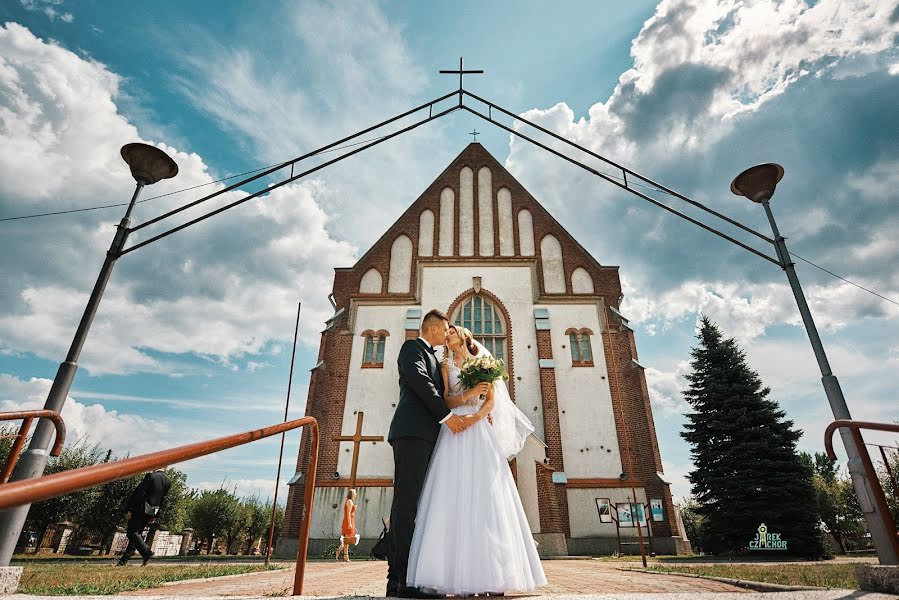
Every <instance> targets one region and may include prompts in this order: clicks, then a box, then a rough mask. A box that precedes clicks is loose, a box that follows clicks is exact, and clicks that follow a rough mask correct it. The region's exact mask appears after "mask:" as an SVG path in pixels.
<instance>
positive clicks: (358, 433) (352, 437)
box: [334, 411, 384, 489]
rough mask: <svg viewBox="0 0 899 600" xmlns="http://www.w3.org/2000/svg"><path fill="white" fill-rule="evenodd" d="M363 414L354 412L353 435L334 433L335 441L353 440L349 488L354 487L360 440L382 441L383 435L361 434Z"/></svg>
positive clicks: (375, 442)
mask: <svg viewBox="0 0 899 600" xmlns="http://www.w3.org/2000/svg"><path fill="white" fill-rule="evenodd" d="M364 415H365V413H363V412H362V411H359V412H358V413H356V433H354V434H353V435H336V436H334V441H335V442H353V466H352V468H351V469H350V486H349V487H350V489H354V488H355V487H356V467H358V466H359V446H361V445H362V442H371V443H373V444H377V443H378V442H383V441H384V437H383V436H380V435H362V418H363V416H364Z"/></svg>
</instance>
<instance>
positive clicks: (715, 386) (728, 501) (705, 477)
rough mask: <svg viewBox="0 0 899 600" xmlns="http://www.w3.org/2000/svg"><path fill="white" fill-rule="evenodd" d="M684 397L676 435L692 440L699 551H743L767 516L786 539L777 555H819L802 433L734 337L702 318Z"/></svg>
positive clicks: (818, 534)
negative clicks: (800, 448)
mask: <svg viewBox="0 0 899 600" xmlns="http://www.w3.org/2000/svg"><path fill="white" fill-rule="evenodd" d="M697 339H698V340H699V345H698V346H697V347H696V348H694V349H693V350H692V351H691V354H692V356H693V360H692V361H691V367H692V372H691V373H690V374H689V375H687V381H689V383H690V386H689V388H688V389H687V391H685V392H684V397H685V399H686V400H687V402H689V404H690V406H692V407H693V410H694V411H695V412H693V413H690V414H688V415H687V421H688V422H687V424H686V425H685V429H686V431H685V432H683V433H681V436H682V437H683V438H684V439H685V440H687V442H689V443H690V444H691V446H692V449H691V454H692V456H693V462H694V464H695V467H696V468H695V470H694V471H693V472H692V473H691V474H690V475H689V477H688V478H689V480H690V483H691V484H692V493H693V496H694V498H695V499H696V501H697V502H698V504H699V506H698V508H697V512H698V514H699V515H700V516H702V518H703V522H704V529H705V535H704V540H703V542H704V544H703V545H704V550H705V551H706V552H710V553H713V554H721V553H741V552H744V551H748V547H749V542H750V540H752V539H754V538H755V535H756V533H757V531H758V527H759V525H760V524H761V523H765V525H767V527H768V531H769V532H774V533H780V534H781V539H782V540H784V541H786V542H787V551H786V552H783V551H780V552H779V553H780V554H781V555H783V554H789V555H792V556H803V557H808V558H820V557H822V556H824V555H825V550H824V545H823V540H822V535H821V531H820V530H819V527H818V523H819V522H820V519H819V516H818V510H817V505H816V497H815V490H814V488H813V486H812V470H811V468H809V467H808V466H807V465H806V464H804V463H803V462H802V461H801V460H800V458H799V455H798V454H797V452H796V442H797V441H798V440H799V438H800V436H801V435H802V432H801V431H799V430H795V429H793V422H792V421H790V420H787V419H785V418H784V417H785V413H784V412H783V411H782V410H780V408H779V407H778V405H777V403H775V402H774V401H772V400H769V399H768V393H769V392H770V390H769V389H768V388H767V387H764V386H763V385H762V382H761V380H760V379H759V376H758V374H757V373H756V372H755V371H752V370H751V369H750V368H749V366H748V365H747V364H746V356H745V354H744V353H743V351H742V350H741V349H740V348H739V346H738V345H737V342H736V341H735V340H734V339H724V336H723V335H722V334H721V331H720V330H719V329H718V327H717V326H716V325H715V324H714V323H712V322H711V321H710V320H709V319H708V318H707V317H702V321H701V327H700V331H699V334H698V335H697Z"/></svg>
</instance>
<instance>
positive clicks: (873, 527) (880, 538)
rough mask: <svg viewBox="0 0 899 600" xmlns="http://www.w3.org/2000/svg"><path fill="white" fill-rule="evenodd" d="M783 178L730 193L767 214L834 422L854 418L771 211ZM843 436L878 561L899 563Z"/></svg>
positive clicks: (843, 433)
mask: <svg viewBox="0 0 899 600" xmlns="http://www.w3.org/2000/svg"><path fill="white" fill-rule="evenodd" d="M783 176H784V169H783V167H782V166H780V165H778V164H775V163H767V164H763V165H756V166H754V167H750V168H748V169H746V170H745V171H743V172H742V173H740V174H739V175H737V177H736V178H735V179H734V180H733V182H732V183H731V184H730V191H732V192H733V193H734V194H736V195H737V196H746V197H747V198H749V199H750V200H752V201H753V202H757V203H759V204H761V205H762V206H763V207H764V208H765V214H766V215H768V222H769V223H770V224H771V231H772V232H773V233H774V248H775V250H776V251H777V258H778V260H779V261H780V266H781V268H782V269H783V270H784V271H785V272H786V274H787V280H788V281H789V282H790V288H792V290H793V296H794V297H795V298H796V304H797V305H798V306H799V314H800V315H801V316H802V322H803V323H804V324H805V331H806V333H807V334H808V338H809V341H810V342H811V343H812V349H813V350H814V352H815V358H816V359H817V360H818V367H819V368H820V369H821V383H822V384H824V393H825V395H826V396H827V401H828V402H829V403H830V410H831V411H832V412H833V416H834V419H851V418H852V417H851V416H850V414H849V407H848V406H846V399H845V398H844V397H843V390H841V389H840V383H839V382H838V381H837V378H836V376H835V375H834V374H833V372H832V371H831V370H830V363H829V362H828V360H827V355H826V354H825V353H824V345H823V344H822V343H821V338H820V337H819V336H818V329H817V328H816V327H815V321H814V320H813V319H812V313H811V311H809V308H808V303H807V302H806V301H805V294H803V293H802V287H801V286H800V285H799V278H798V277H797V276H796V269H794V268H793V261H792V260H790V253H789V252H788V251H787V244H786V241H785V239H784V237H783V236H782V235H780V231H779V230H778V229H777V223H775V221H774V213H772V212H771V206H770V204H769V201H770V200H771V197H772V196H773V195H774V190H775V188H776V187H777V183H778V182H779V181H780V180H781V179H782V178H783ZM840 437H842V439H843V446H844V447H845V448H846V454H847V456H848V457H849V475H850V477H851V478H852V485H853V487H854V488H855V494H856V496H857V497H858V501H859V506H860V507H861V509H862V513H863V514H864V515H865V521H866V522H867V525H868V531H869V532H870V533H871V538H872V541H873V542H874V547H875V548H876V549H877V558H878V559H879V560H880V564H882V565H895V564H899V556H897V555H896V550H895V546H894V544H893V543H892V538H893V537H894V536H895V535H896V533H895V532H894V531H890V530H889V529H888V528H887V523H886V520H885V518H884V515H881V514H880V511H879V509H878V506H877V502H876V501H875V494H876V491H875V489H874V488H873V487H872V486H871V482H870V481H868V478H867V476H866V474H865V470H864V466H863V464H862V460H861V457H860V455H859V448H858V446H856V443H855V439H854V438H853V436H852V432H851V431H850V430H848V429H841V430H840Z"/></svg>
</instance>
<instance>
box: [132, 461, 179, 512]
mask: <svg viewBox="0 0 899 600" xmlns="http://www.w3.org/2000/svg"><path fill="white" fill-rule="evenodd" d="M171 487H172V482H171V481H170V480H169V478H168V476H167V475H166V474H165V473H164V472H163V471H153V472H152V473H147V474H146V475H144V480H143V481H141V482H140V483H139V484H137V487H136V488H134V491H133V492H131V496H129V497H128V502H127V503H126V505H125V509H126V510H128V511H131V512H132V513H134V514H136V515H142V514H144V502H146V503H147V504H149V505H150V506H158V507H159V512H160V513H161V512H162V508H163V504H164V503H165V497H166V494H168V493H169V488H171Z"/></svg>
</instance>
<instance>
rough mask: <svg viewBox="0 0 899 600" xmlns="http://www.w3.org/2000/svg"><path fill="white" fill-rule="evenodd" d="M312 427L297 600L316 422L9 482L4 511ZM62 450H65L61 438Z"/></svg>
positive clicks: (0, 502) (297, 590)
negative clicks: (301, 428)
mask: <svg viewBox="0 0 899 600" xmlns="http://www.w3.org/2000/svg"><path fill="white" fill-rule="evenodd" d="M35 412H40V411H35ZM46 412H49V411H46ZM10 414H11V413H10ZM15 414H19V413H15ZM52 414H56V413H52ZM45 416H46V415H45ZM9 418H12V417H9ZM307 425H308V426H309V427H310V431H311V433H312V437H311V438H310V439H311V442H312V444H311V452H310V453H309V465H308V468H307V469H306V491H305V495H304V498H303V513H302V517H301V521H300V532H299V535H298V538H299V539H298V540H297V541H298V544H297V568H296V573H295V575H294V581H293V595H294V596H298V595H300V594H302V593H303V576H304V575H305V572H306V552H307V550H308V548H309V527H310V525H311V518H312V502H313V500H314V496H315V474H316V470H317V469H318V443H319V439H318V438H319V435H318V422H317V421H316V420H315V419H314V418H313V417H303V418H302V419H294V420H293V421H287V422H284V423H279V424H277V425H272V426H271V427H264V428H262V429H254V430H253V431H246V432H244V433H237V434H234V435H229V436H225V437H220V438H217V439H214V440H209V441H206V442H198V443H196V444H189V445H187V446H179V447H178V448H170V449H168V450H161V451H159V452H153V453H151V454H144V455H142V456H135V457H132V458H125V459H123V460H117V461H114V462H108V463H103V464H99V465H93V466H91V467H82V468H80V469H72V470H71V471H64V472H62V473H54V474H53V475H45V476H43V477H39V478H37V479H27V480H24V481H15V482H12V483H7V484H5V485H2V486H0V510H6V509H8V508H12V507H14V506H20V505H22V504H31V503H33V502H40V501H41V500H47V499H48V498H55V497H56V496H62V495H64V494H69V493H71V492H77V491H79V490H83V489H86V488H90V487H94V486H96V485H102V484H104V483H108V482H110V481H116V480H118V479H124V478H125V477H130V476H132V475H136V474H138V473H144V472H146V471H152V470H154V469H159V468H163V467H167V466H169V465H172V464H175V463H180V462H183V461H186V460H191V459H194V458H199V457H200V456H206V455H207V454H214V453H215V452H220V451H221V450H227V449H228V448H234V447H235V446H242V445H243V444H247V443H250V442H255V441H257V440H261V439H262V438H267V437H270V436H273V435H277V434H279V433H283V432H285V431H290V430H292V429H297V428H298V427H305V426H307ZM57 445H60V442H59V440H58V439H57Z"/></svg>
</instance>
